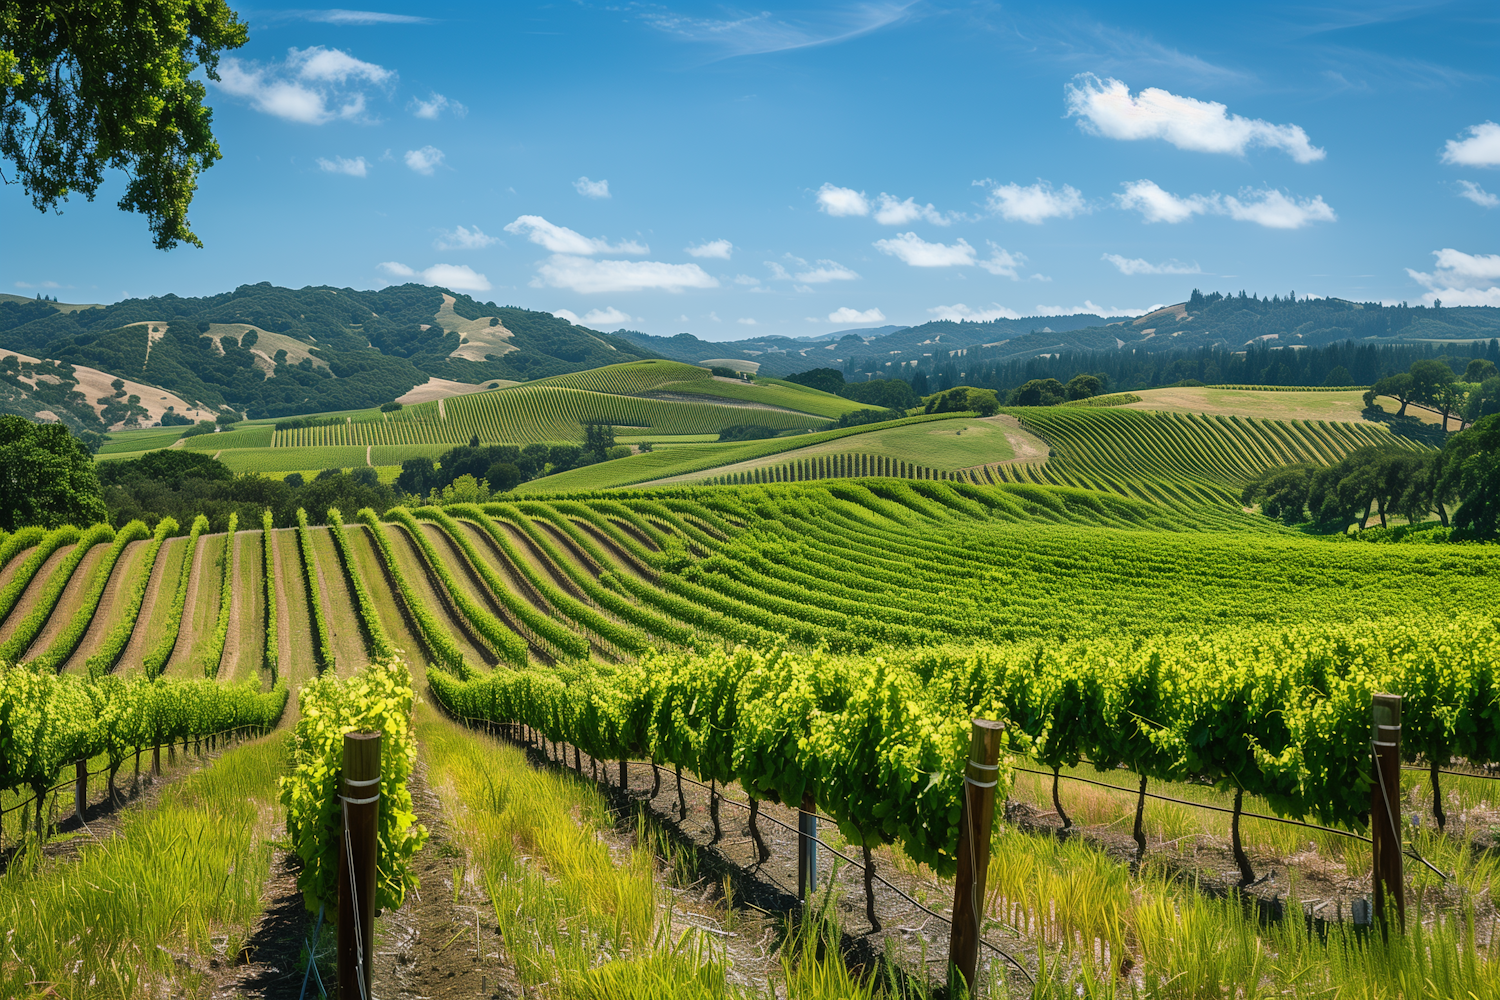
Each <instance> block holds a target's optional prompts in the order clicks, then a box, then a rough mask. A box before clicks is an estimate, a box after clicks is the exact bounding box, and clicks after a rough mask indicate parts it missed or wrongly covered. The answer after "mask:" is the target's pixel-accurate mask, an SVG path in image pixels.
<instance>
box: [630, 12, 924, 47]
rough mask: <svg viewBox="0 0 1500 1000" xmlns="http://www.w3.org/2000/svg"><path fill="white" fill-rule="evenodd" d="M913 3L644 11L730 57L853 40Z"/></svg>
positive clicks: (671, 31) (672, 32)
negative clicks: (713, 13)
mask: <svg viewBox="0 0 1500 1000" xmlns="http://www.w3.org/2000/svg"><path fill="white" fill-rule="evenodd" d="M913 6H915V3H914V2H906V3H892V2H866V3H853V4H850V3H845V4H841V5H839V6H837V7H834V8H832V9H828V10H821V11H811V10H810V11H805V12H803V11H799V12H797V13H796V14H789V13H781V14H772V13H770V12H766V11H762V12H760V13H757V14H741V15H738V16H731V17H727V18H706V17H691V16H689V15H686V14H679V13H676V12H674V11H669V10H661V9H655V10H646V11H644V12H642V13H641V15H640V16H641V18H642V19H643V20H644V21H645V22H646V23H647V24H649V25H651V26H652V27H653V28H655V29H657V30H658V31H661V32H663V33H665V34H667V35H669V36H671V37H672V38H676V39H678V40H680V41H684V42H691V43H694V44H697V45H703V46H707V47H711V48H713V49H714V50H716V51H717V52H718V54H719V57H720V58H725V59H728V58H733V57H735V56H748V55H761V54H764V53H768V52H785V51H787V50H788V49H806V48H812V47H815V46H819V45H834V44H837V43H839V42H844V41H848V40H849V39H851V38H858V37H859V36H861V35H865V34H869V33H870V32H872V31H877V30H879V29H881V28H884V27H885V26H886V25H889V24H893V23H895V22H896V21H899V20H901V19H902V18H903V17H905V16H906V15H907V12H908V11H909V10H910V8H911V7H913Z"/></svg>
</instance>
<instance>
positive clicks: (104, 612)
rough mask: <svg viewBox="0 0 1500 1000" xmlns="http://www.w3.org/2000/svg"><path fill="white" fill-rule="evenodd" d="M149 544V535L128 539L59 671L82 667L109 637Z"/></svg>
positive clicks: (150, 540)
mask: <svg viewBox="0 0 1500 1000" xmlns="http://www.w3.org/2000/svg"><path fill="white" fill-rule="evenodd" d="M151 545H152V539H150V538H143V539H141V540H139V541H134V542H131V543H130V544H128V545H126V546H125V551H124V552H121V553H120V558H119V559H117V560H115V565H114V570H113V572H111V573H110V575H109V580H108V582H107V583H105V585H104V594H103V595H102V596H101V597H100V598H99V606H98V607H97V608H95V609H94V616H93V618H92V619H90V620H89V624H88V627H87V628H85V629H84V631H83V638H82V639H81V640H79V643H78V646H77V648H76V649H74V650H73V655H72V656H70V657H68V659H67V661H66V662H65V663H64V664H63V666H62V669H63V670H65V671H75V672H76V671H80V670H83V669H84V668H85V667H86V666H87V665H88V662H89V657H91V656H93V655H94V654H95V653H96V652H98V651H99V647H100V646H102V645H104V640H105V639H106V638H108V637H109V633H110V630H111V629H113V628H114V626H115V622H116V620H117V619H118V618H119V616H120V614H121V613H122V612H123V610H124V608H123V605H124V603H125V601H126V600H127V599H128V598H129V596H130V588H131V586H132V585H133V584H134V583H135V579H136V576H137V574H138V573H139V572H140V569H141V560H143V559H145V558H146V550H147V549H148V548H150V547H151ZM68 589H69V590H72V589H73V585H72V584H69V587H68Z"/></svg>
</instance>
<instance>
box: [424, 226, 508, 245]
mask: <svg viewBox="0 0 1500 1000" xmlns="http://www.w3.org/2000/svg"><path fill="white" fill-rule="evenodd" d="M499 242H500V238H499V237H497V236H489V235H486V234H485V232H484V231H483V230H482V229H480V228H479V227H478V226H475V227H474V228H473V229H469V228H468V227H466V226H456V227H455V228H453V229H451V230H448V229H445V230H443V231H442V232H441V233H440V234H439V235H438V238H437V239H435V240H433V241H432V246H433V249H435V250H483V249H484V248H485V247H487V246H493V245H494V244H496V243H499Z"/></svg>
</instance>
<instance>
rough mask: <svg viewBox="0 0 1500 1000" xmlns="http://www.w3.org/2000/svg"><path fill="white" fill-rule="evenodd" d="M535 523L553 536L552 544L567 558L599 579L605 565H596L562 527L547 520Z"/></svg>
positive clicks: (539, 555)
mask: <svg viewBox="0 0 1500 1000" xmlns="http://www.w3.org/2000/svg"><path fill="white" fill-rule="evenodd" d="M533 523H535V524H536V525H537V527H539V528H540V529H541V530H542V531H544V532H546V533H547V534H548V535H550V536H551V538H552V544H553V545H555V546H556V547H557V549H558V550H559V551H560V552H562V554H563V555H564V556H565V557H566V558H568V559H571V560H572V561H573V564H574V565H575V566H577V567H578V568H579V569H582V570H583V571H584V572H585V573H587V574H588V575H589V576H591V577H593V578H594V579H595V580H597V579H599V575H600V574H601V573H603V572H604V567H602V566H596V565H594V560H593V559H591V558H589V556H588V553H586V552H584V551H583V550H582V549H581V548H579V547H578V546H577V544H575V543H574V541H573V539H571V538H569V537H568V536H567V534H566V533H564V532H563V530H562V529H561V528H559V527H557V526H556V525H554V524H550V523H548V522H546V521H536V522H533ZM512 530H513V531H516V532H520V530H521V529H519V528H513V529H512ZM538 557H539V558H540V557H541V553H540V552H538Z"/></svg>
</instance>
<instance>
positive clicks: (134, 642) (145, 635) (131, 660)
mask: <svg viewBox="0 0 1500 1000" xmlns="http://www.w3.org/2000/svg"><path fill="white" fill-rule="evenodd" d="M186 547H187V538H186V537H182V538H169V539H167V540H166V541H165V542H163V543H162V548H161V551H160V552H158V553H157V554H156V566H155V568H154V569H153V570H152V572H151V583H150V584H149V585H148V586H147V587H146V598H145V600H143V601H141V613H140V614H139V615H137V616H136V619H135V630H134V631H132V632H131V633H130V641H129V642H127V643H126V644H125V651H124V652H122V653H121V654H120V663H119V665H118V666H117V667H116V668H115V669H116V672H118V673H121V674H129V673H133V672H135V671H137V670H139V669H140V667H141V665H142V663H143V662H144V661H145V659H146V654H147V653H148V652H150V651H151V648H152V647H153V646H155V645H156V644H157V643H158V642H160V641H161V626H162V625H163V624H165V618H166V612H167V611H168V610H170V608H171V605H172V598H173V597H175V596H177V577H178V575H179V574H180V573H181V572H182V560H183V558H185V557H186V554H187V553H186ZM179 549H182V550H184V551H183V552H182V553H181V555H179V554H178V550H179ZM174 556H175V557H176V558H174ZM163 591H165V600H163ZM158 614H160V616H161V617H162V619H163V622H155V621H153V619H154V618H156V617H157V615H158Z"/></svg>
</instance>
